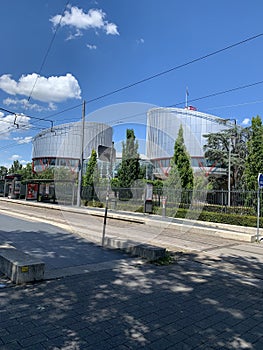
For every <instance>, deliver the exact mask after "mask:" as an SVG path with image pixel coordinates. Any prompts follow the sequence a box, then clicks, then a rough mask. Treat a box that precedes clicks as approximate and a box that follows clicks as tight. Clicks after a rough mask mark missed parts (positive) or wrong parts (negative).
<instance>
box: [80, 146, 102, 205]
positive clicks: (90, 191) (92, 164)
mask: <svg viewBox="0 0 263 350" xmlns="http://www.w3.org/2000/svg"><path fill="white" fill-rule="evenodd" d="M98 178H99V176H98V167H97V153H96V151H95V150H94V149H93V150H92V151H91V155H90V159H89V161H88V165H87V170H86V173H85V175H84V176H83V187H84V188H85V190H84V191H85V197H86V199H87V200H88V201H90V200H94V199H96V193H95V186H94V184H95V183H97V182H98Z"/></svg>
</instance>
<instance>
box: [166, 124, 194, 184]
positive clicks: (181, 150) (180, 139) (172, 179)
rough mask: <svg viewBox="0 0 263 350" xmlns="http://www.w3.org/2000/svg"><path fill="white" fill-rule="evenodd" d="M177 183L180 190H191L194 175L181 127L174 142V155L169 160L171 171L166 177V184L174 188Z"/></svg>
mask: <svg viewBox="0 0 263 350" xmlns="http://www.w3.org/2000/svg"><path fill="white" fill-rule="evenodd" d="M178 181H179V184H180V187H181V188H182V189H184V190H191V189H193V184H194V174H193V169H192V167H191V158H190V156H189V154H188V152H187V150H186V147H185V144H184V136H183V127H182V125H181V126H180V129H179V131H178V136H177V139H176V141H175V145H174V155H173V158H172V160H171V170H170V172H169V176H168V182H169V184H170V185H173V186H176V184H178Z"/></svg>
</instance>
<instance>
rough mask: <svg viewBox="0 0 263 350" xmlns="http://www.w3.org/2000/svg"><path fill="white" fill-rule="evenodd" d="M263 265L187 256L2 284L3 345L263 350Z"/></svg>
mask: <svg viewBox="0 0 263 350" xmlns="http://www.w3.org/2000/svg"><path fill="white" fill-rule="evenodd" d="M224 263H225V264H230V265H232V266H235V268H236V270H235V271H239V272H242V271H249V270H251V269H252V268H253V266H254V264H257V265H258V266H260V267H259V269H260V270H258V271H261V270H262V265H260V263H259V262H257V261H253V260H251V259H248V258H240V257H229V258H227V257H224V262H222V263H221V264H220V263H219V262H218V261H216V260H215V259H214V258H213V257H212V258H209V257H208V256H207V257H206V261H200V257H199V256H198V255H196V254H185V255H184V254H183V255H181V257H180V259H178V260H176V261H175V262H174V264H171V265H168V266H156V265H153V264H149V263H145V264H139V263H138V265H137V266H131V265H129V262H128V261H126V262H125V261H120V262H118V261H116V262H115V267H114V268H113V269H109V270H102V271H100V272H91V273H87V274H83V275H78V276H72V277H68V278H64V279H58V280H52V281H45V282H42V283H38V284H31V285H26V286H18V287H13V288H5V289H0V305H1V312H0V344H2V345H0V349H13V348H14V349H40V350H41V349H53V350H55V349H77V350H80V349H120V350H121V349H125V350H127V349H143V348H145V349H156V350H161V349H236V350H239V349H262V348H263V317H262V316H263V299H262V296H263V295H262V287H263V283H262V281H261V280H259V279H252V278H248V277H246V276H244V275H242V274H239V273H236V272H234V271H233V270H231V269H230V268H229V266H228V267H226V269H225V268H224Z"/></svg>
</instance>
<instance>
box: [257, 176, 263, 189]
mask: <svg viewBox="0 0 263 350" xmlns="http://www.w3.org/2000/svg"><path fill="white" fill-rule="evenodd" d="M258 187H259V188H263V174H262V173H259V174H258Z"/></svg>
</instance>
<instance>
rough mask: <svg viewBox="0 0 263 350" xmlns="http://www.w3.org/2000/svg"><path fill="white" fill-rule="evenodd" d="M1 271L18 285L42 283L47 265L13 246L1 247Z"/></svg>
mask: <svg viewBox="0 0 263 350" xmlns="http://www.w3.org/2000/svg"><path fill="white" fill-rule="evenodd" d="M0 271H1V272H3V273H4V274H5V275H6V276H7V277H8V278H10V280H11V281H12V282H14V283H16V284H22V283H27V282H34V281H40V280H42V279H43V278H44V273H45V264H44V263H43V262H42V261H39V260H37V259H35V258H33V257H32V256H30V255H29V254H26V253H24V252H21V251H19V250H17V249H16V248H14V247H12V246H0Z"/></svg>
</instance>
